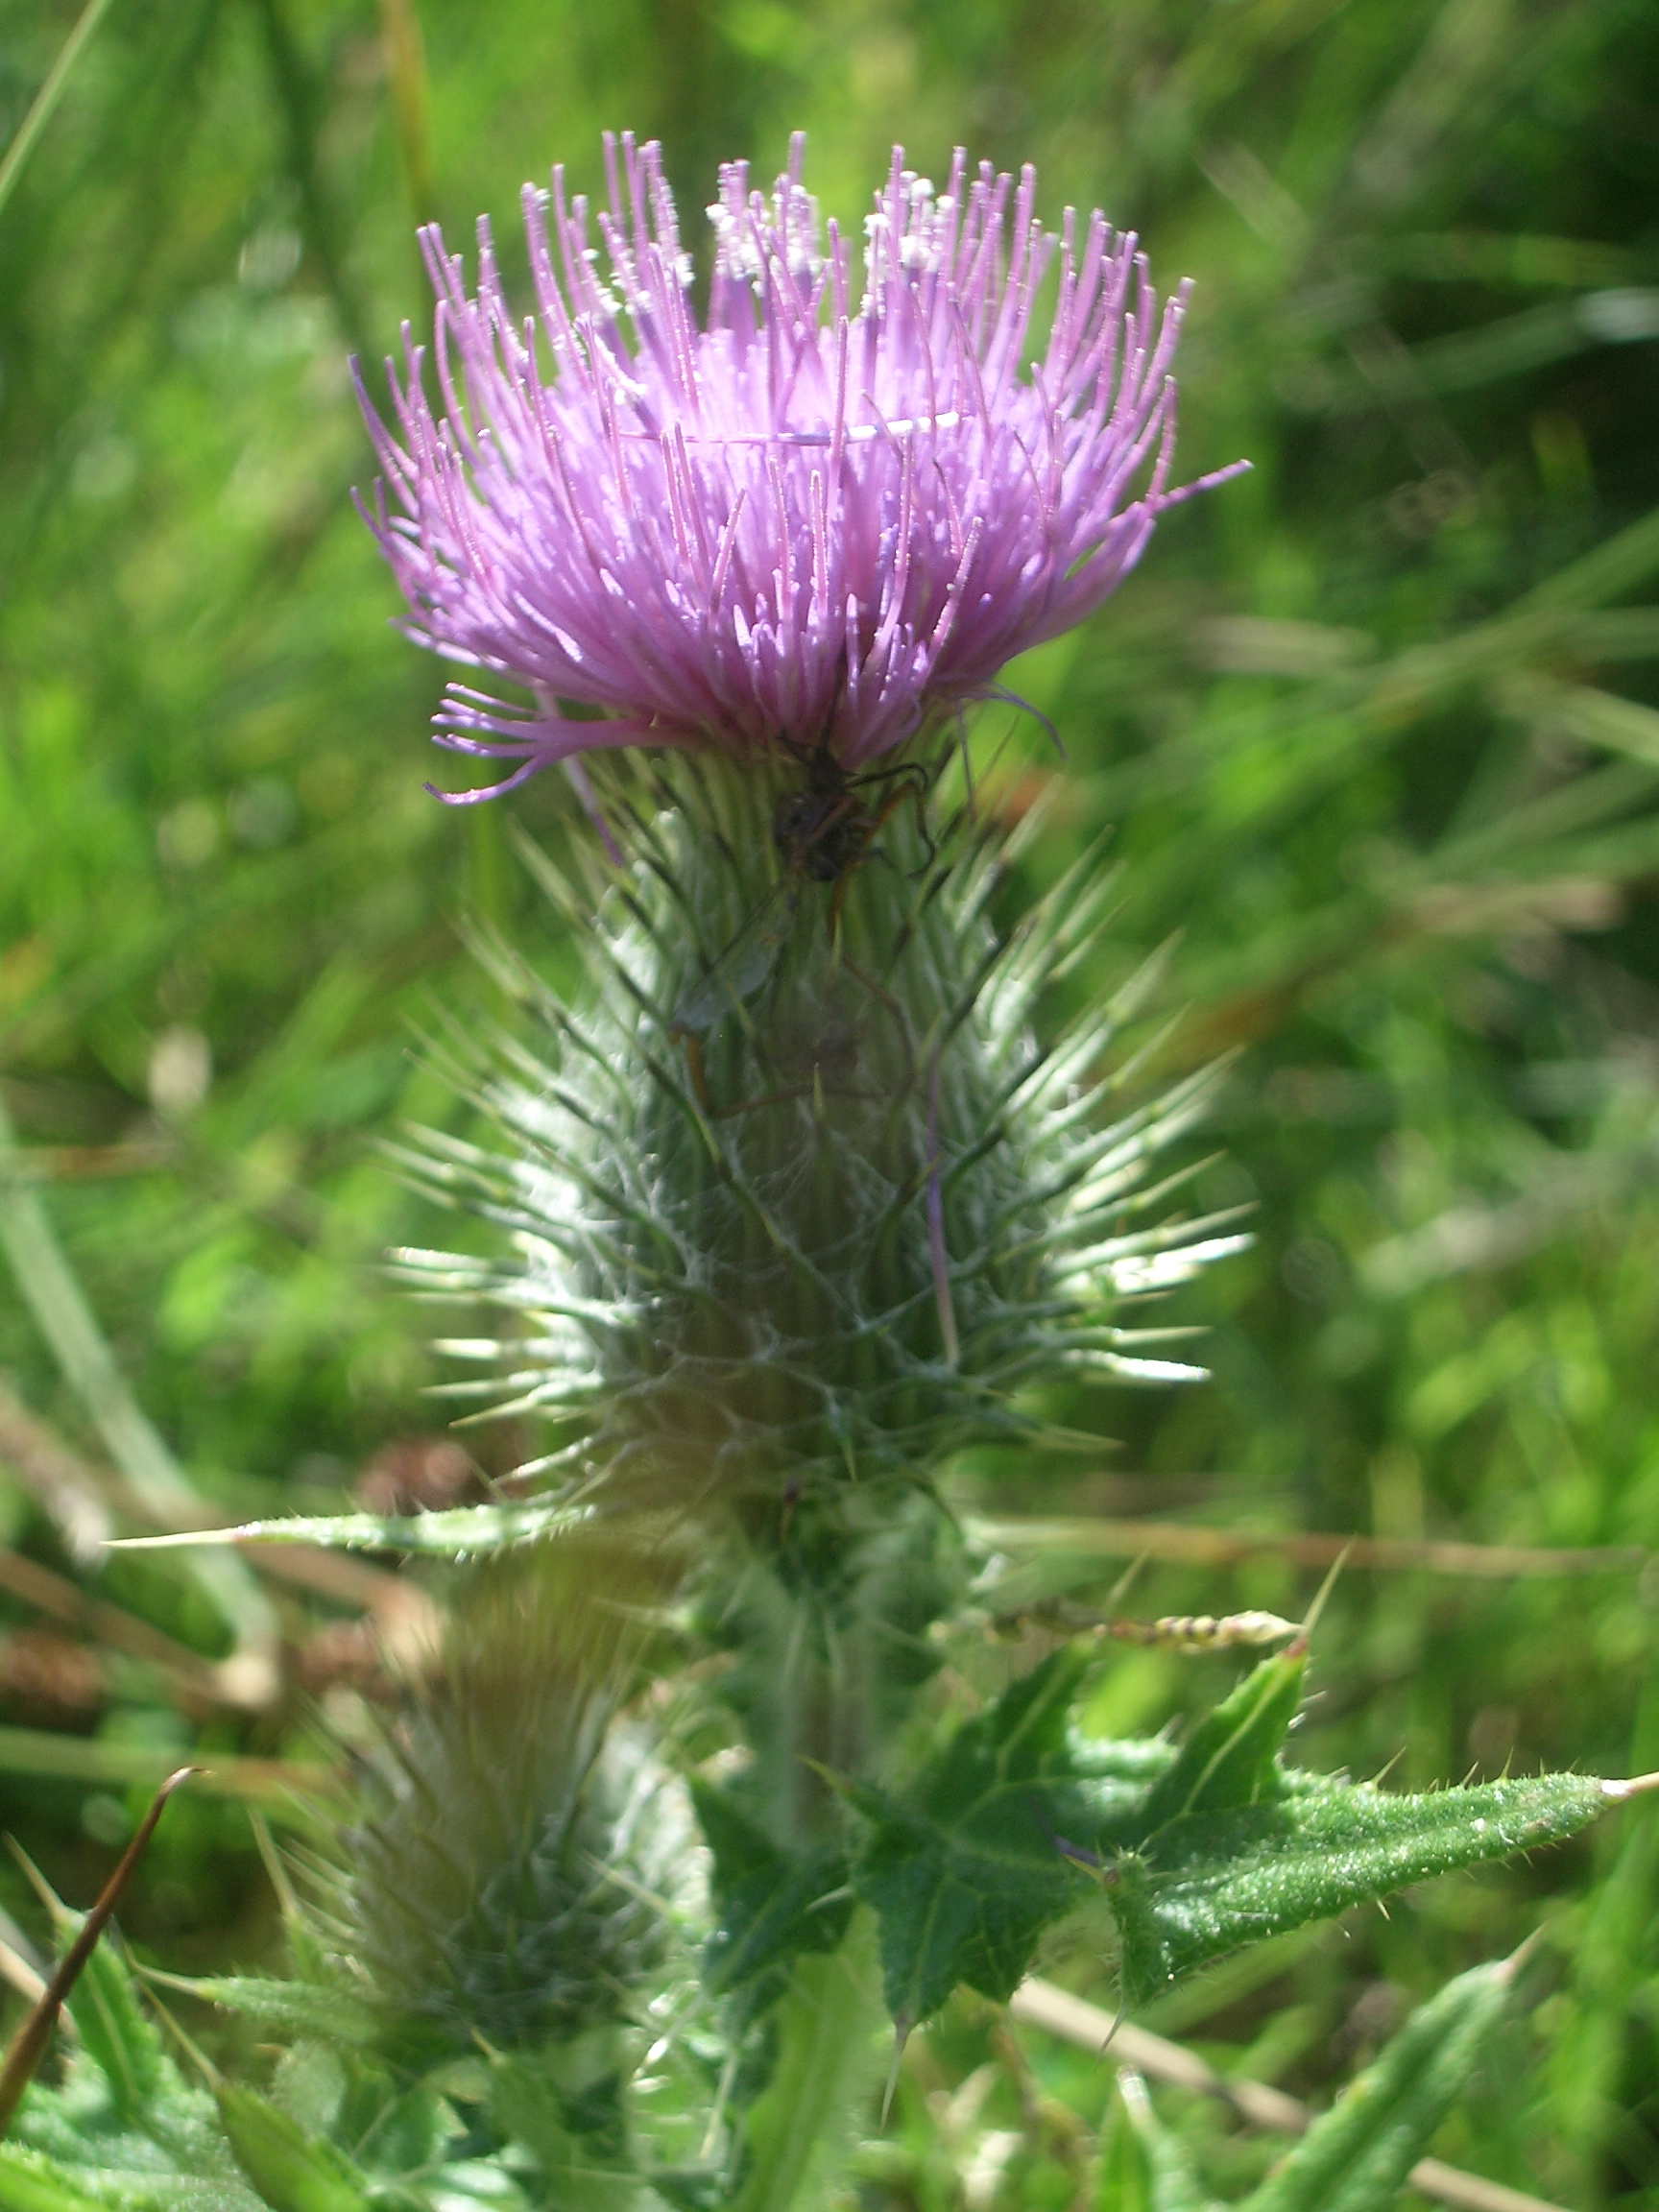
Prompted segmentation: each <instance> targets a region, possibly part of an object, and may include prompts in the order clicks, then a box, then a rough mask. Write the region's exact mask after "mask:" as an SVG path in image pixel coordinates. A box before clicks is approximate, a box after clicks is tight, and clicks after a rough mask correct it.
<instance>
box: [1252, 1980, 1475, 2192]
mask: <svg viewBox="0 0 1659 2212" xmlns="http://www.w3.org/2000/svg"><path fill="white" fill-rule="evenodd" d="M1509 1983H1510V1972H1509V1968H1508V1967H1507V1966H1477V1967H1475V1968H1473V1969H1472V1970H1471V1971H1470V1972H1469V1973H1467V1974H1460V1975H1459V1976H1458V1977H1457V1979H1456V1981H1455V1982H1450V1983H1448V1984H1447V1985H1446V1987H1445V1988H1444V1989H1442V1990H1441V1991H1440V1993H1439V1995H1438V1996H1436V1997H1433V1998H1431V2000H1430V2002H1429V2003H1428V2004H1427V2005H1425V2006H1423V2007H1421V2008H1419V2009H1418V2010H1417V2011H1416V2012H1414V2013H1413V2014H1412V2016H1411V2018H1410V2019H1409V2020H1408V2021H1407V2024H1406V2026H1405V2027H1404V2028H1403V2029H1402V2030H1401V2032H1400V2033H1399V2034H1398V2035H1396V2036H1395V2038H1394V2040H1393V2041H1392V2042H1391V2043H1390V2044H1389V2046H1388V2048H1387V2050H1386V2051H1385V2052H1384V2053H1383V2056H1382V2057H1381V2058H1379V2059H1378V2061H1377V2063H1376V2064H1375V2065H1374V2066H1371V2067H1369V2068H1367V2070H1366V2071H1365V2072H1364V2073H1363V2074H1362V2075H1361V2076H1360V2077H1359V2079H1358V2081H1356V2082H1355V2083H1354V2085H1353V2086H1352V2088H1350V2089H1349V2090H1348V2092H1347V2094H1346V2095H1345V2096H1344V2097H1343V2099H1342V2101H1341V2103H1340V2104H1337V2105H1336V2106H1335V2107H1334V2109H1333V2110H1332V2111H1330V2112H1327V2113H1326V2114H1325V2116H1324V2118H1323V2119H1321V2120H1319V2121H1318V2122H1316V2123H1315V2125H1314V2126H1313V2127H1312V2128H1310V2131H1309V2133H1308V2134H1307V2135H1306V2136H1305V2137H1304V2139H1303V2140H1302V2141H1301V2142H1300V2143H1299V2144H1297V2146H1296V2148H1295V2149H1294V2150H1293V2151H1292V2152H1290V2155H1289V2156H1288V2157H1287V2158H1286V2160H1285V2161H1284V2163H1283V2164H1282V2165H1280V2166H1279V2167H1278V2168H1277V2169H1276V2171H1275V2172H1274V2173H1273V2175H1272V2176H1271V2177H1270V2178H1269V2179H1268V2180H1266V2181H1264V2182H1263V2183H1262V2187H1261V2188H1260V2189H1258V2190H1257V2191H1256V2192H1255V2193H1254V2194H1253V2195H1252V2196H1251V2197H1249V2198H1248V2199H1246V2200H1245V2201H1246V2204H1247V2206H1248V2212H1385V2207H1386V2206H1388V2205H1390V2204H1392V2203H1393V2201H1394V2200H1395V2197H1396V2194H1397V2193H1398V2191H1399V2190H1401V2189H1402V2188H1403V2187H1404V2186H1405V2185H1406V2177H1407V2175H1408V2174H1409V2173H1410V2171H1411V2169H1412V2167H1413V2166H1414V2165H1415V2164H1416V2163H1417V2161H1418V2159H1419V2158H1420V2157H1421V2156H1422V2155H1423V2153H1424V2152H1425V2151H1426V2150H1427V2149H1428V2148H1429V2145H1430V2143H1431V2141H1432V2140H1433V2137H1434V2133H1435V2130H1436V2129H1437V2128H1439V2126H1440V2123H1441V2122H1442V2121H1443V2120H1444V2119H1445V2117H1446V2115H1447V2113H1448V2112H1449V2111H1450V2110H1451V2108H1452V2104H1453V2101H1454V2100H1455V2098H1456V2097H1457V2096H1458V2095H1459V2093H1460V2092H1461V2091H1462V2089H1463V2088H1464V2086H1465V2084H1466V2083H1467V2081H1468V2079H1469V2076H1470V2074H1471V2073H1472V2071H1473V2070H1474V2067H1475V2065H1476V2063H1477V2061H1478V2060H1479V2056H1480V2055H1481V2050H1482V2046H1483V2045H1484V2043H1485V2041H1486V2039H1487V2037H1488V2036H1489V2034H1490V2032H1491V2030H1492V2028H1493V2026H1494V2024H1495V2022H1496V2021H1497V2019H1498V2017H1499V2015H1500V2013H1501V2012H1502V2011H1503V2007H1504V2004H1505V2003H1506V2001H1507V1999H1508V1995H1509Z"/></svg>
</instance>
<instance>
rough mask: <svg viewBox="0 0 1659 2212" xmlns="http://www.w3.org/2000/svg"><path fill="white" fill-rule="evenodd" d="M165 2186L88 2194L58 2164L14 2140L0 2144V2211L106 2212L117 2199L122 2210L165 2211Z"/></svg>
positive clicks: (160, 2184) (157, 2185)
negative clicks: (116, 2195) (115, 2194)
mask: <svg viewBox="0 0 1659 2212" xmlns="http://www.w3.org/2000/svg"><path fill="white" fill-rule="evenodd" d="M164 2192H165V2185H164V2183H162V2182H161V2181H159V2180H158V2181H157V2183H156V2188H155V2189H153V2190H146V2191H144V2192H142V2193H132V2194H129V2193H128V2192H127V2191H125V2190H123V2192H122V2194H121V2196H120V2197H119V2198H118V2199H114V2200H112V2199H111V2198H110V2197H109V2196H108V2194H107V2193H101V2194H100V2195H98V2196H96V2197H92V2196H88V2195H87V2193H86V2191H85V2190H84V2189H83V2188H82V2187H81V2186H80V2184H79V2182H78V2181H77V2180H76V2179H75V2178H74V2177H73V2176H70V2175H69V2174H67V2173H65V2172H64V2170H63V2168H62V2167H61V2166H59V2165H57V2164H56V2163H55V2162H54V2161H53V2160H52V2159H50V2158H43V2157H42V2156H41V2155H40V2153H39V2152H36V2151H23V2150H19V2149H18V2147H17V2145H16V2144H14V2143H0V2212H109V2207H110V2204H111V2202H112V2201H113V2202H118V2203H119V2204H120V2205H121V2206H122V2208H123V2212H167V2208H166V2204H165V2200H164Z"/></svg>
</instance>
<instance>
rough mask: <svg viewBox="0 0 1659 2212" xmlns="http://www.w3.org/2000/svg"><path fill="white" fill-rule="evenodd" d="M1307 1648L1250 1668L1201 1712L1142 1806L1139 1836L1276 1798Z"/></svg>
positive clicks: (1292, 1648) (1298, 1646) (1297, 1646)
mask: <svg viewBox="0 0 1659 2212" xmlns="http://www.w3.org/2000/svg"><path fill="white" fill-rule="evenodd" d="M1307 1670H1308V1647H1307V1645H1306V1643H1304V1642H1303V1641H1302V1640H1301V1639H1300V1638H1298V1639H1297V1641H1296V1642H1295V1643H1294V1644H1290V1645H1287V1646H1286V1648H1285V1649H1284V1650H1283V1651H1279V1652H1276V1653H1275V1654H1274V1656H1273V1657H1272V1658H1271V1659H1264V1660H1262V1664H1261V1665H1260V1666H1259V1667H1256V1668H1253V1669H1252V1670H1251V1671H1250V1672H1249V1673H1248V1674H1246V1675H1245V1677H1244V1679H1243V1681H1242V1682H1240V1683H1239V1684H1238V1688H1237V1689H1236V1690H1235V1691H1234V1692H1233V1694H1232V1695H1231V1696H1228V1697H1224V1698H1223V1699H1222V1700H1221V1702H1220V1704H1219V1705H1217V1706H1215V1707H1214V1710H1213V1711H1212V1712H1210V1713H1207V1714H1206V1715H1205V1717H1204V1719H1202V1720H1201V1721H1200V1722H1199V1723H1198V1725H1197V1727H1196V1728H1195V1729H1194V1730H1193V1731H1192V1734H1191V1735H1190V1737H1189V1739H1188V1740H1187V1742H1186V1743H1184V1744H1183V1745H1182V1746H1181V1750H1180V1754H1179V1756H1178V1757H1177V1758H1176V1760H1175V1763H1174V1765H1173V1766H1172V1767H1169V1769H1168V1770H1167V1772H1166V1773H1165V1774H1163V1775H1161V1776H1160V1777H1159V1779H1158V1780H1157V1781H1156V1782H1155V1783H1154V1784H1153V1785H1152V1789H1151V1791H1150V1792H1149V1794H1148V1795H1147V1798H1146V1801H1145V1805H1144V1807H1143V1808H1142V1818H1143V1821H1144V1832H1145V1833H1146V1834H1147V1835H1151V1834H1152V1833H1154V1832H1155V1831H1156V1830H1157V1829H1159V1828H1162V1827H1163V1826H1164V1824H1165V1822H1166V1821H1168V1820H1177V1819H1180V1818H1182V1817H1184V1816H1186V1815H1191V1814H1201V1813H1219V1812H1222V1811H1225V1810H1226V1809H1228V1808H1230V1807H1232V1806H1235V1805H1255V1804H1259V1803H1260V1802H1261V1801H1262V1799H1263V1798H1271V1797H1277V1796H1278V1795H1279V1793H1280V1784H1279V1765H1278V1760H1279V1752H1280V1748H1281V1746H1282V1745H1283V1743H1284V1742H1285V1738H1286V1735H1287V1734H1288V1732H1289V1728H1290V1723H1291V1721H1292V1720H1294V1719H1295V1718H1296V1708H1297V1706H1298V1705H1299V1704H1300V1703H1301V1701H1302V1679H1303V1676H1304V1675H1305V1673H1306V1672H1307Z"/></svg>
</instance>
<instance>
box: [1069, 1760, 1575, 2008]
mask: <svg viewBox="0 0 1659 2212" xmlns="http://www.w3.org/2000/svg"><path fill="white" fill-rule="evenodd" d="M1284 1779H1285V1781H1286V1784H1294V1783H1295V1782H1296V1779H1297V1778H1295V1777H1292V1776H1289V1775H1286V1777H1285V1778H1284ZM1606 1801H1607V1800H1606V1795H1605V1790H1604V1786H1603V1785H1602V1784H1601V1783H1600V1782H1598V1781H1594V1780H1590V1779H1586V1778H1585V1777H1584V1776H1582V1775H1577V1774H1550V1775H1540V1776H1538V1777H1537V1778H1536V1779H1533V1780H1527V1781H1510V1782H1491V1783H1487V1784H1485V1785H1484V1786H1482V1787H1481V1788H1479V1789H1474V1790H1441V1791H1433V1792H1431V1793H1430V1794H1428V1795H1425V1796H1419V1797H1393V1796H1388V1795H1386V1794H1385V1793H1384V1792H1383V1791H1381V1790H1378V1789H1376V1788H1374V1787H1373V1786H1371V1785H1370V1784H1363V1785H1360V1786H1358V1787H1355V1786H1353V1785H1351V1784H1347V1783H1339V1782H1330V1783H1316V1784H1313V1785H1312V1786H1311V1787H1310V1786H1309V1785H1308V1784H1306V1783H1303V1784H1302V1785H1301V1787H1299V1788H1294V1789H1293V1790H1292V1793H1290V1794H1287V1795H1286V1796H1285V1797H1284V1798H1282V1799H1281V1800H1280V1801H1279V1802H1278V1803H1275V1804H1255V1805H1239V1806H1237V1807H1235V1808H1234V1809H1233V1810H1232V1811H1230V1812H1224V1813H1203V1814H1190V1815H1186V1816H1185V1817H1182V1818H1179V1819H1175V1820H1171V1821H1169V1822H1167V1823H1166V1825H1165V1826H1164V1827H1162V1828H1160V1829H1159V1830H1158V1831H1157V1832H1156V1834H1155V1835H1154V1836H1153V1837H1152V1839H1151V1840H1150V1841H1149V1843H1148V1844H1147V1846H1146V1848H1145V1850H1144V1852H1141V1853H1126V1854H1125V1855H1124V1856H1123V1857H1121V1858H1120V1859H1118V1861H1117V1862H1116V1863H1115V1865H1114V1866H1113V1868H1112V1870H1111V1876H1110V1882H1111V1896H1112V1905H1113V1911H1114V1914H1115V1915H1116V1917H1117V1920H1118V1929H1119V1932H1120V1934H1121V1936H1122V1940H1123V1961H1122V1973H1123V1991H1124V1996H1125V1998H1126V1999H1127V2001H1128V2002H1129V2003H1130V2004H1131V2005H1141V2004H1143V2003H1144V2002H1145V2001H1146V1999H1147V1998H1149V1997H1151V1996H1152V1995H1153V1994H1155V1992H1156V1991H1158V1990H1160V1989H1162V1988H1163V1987H1165V1986H1166V1984H1168V1983H1170V1982H1172V1981H1174V1980H1175V1979H1176V1977H1177V1976H1178V1975H1182V1974H1187V1973H1190V1972H1191V1970H1192V1969H1193V1967H1195V1966H1201V1965H1203V1964H1204V1963H1205V1961H1206V1960H1211V1959H1216V1958H1219V1957H1220V1956H1221V1955H1222V1954H1223V1953H1224V1952H1227V1951H1232V1950H1235V1949H1236V1948H1237V1947H1238V1945H1240V1944H1243V1943H1255V1942H1260V1941H1262V1939H1263V1938H1264V1937H1266V1936H1281V1935H1283V1934H1284V1933H1285V1932H1286V1930H1287V1929H1290V1928H1297V1927H1300V1926H1301V1925H1302V1924H1303V1922H1304V1921H1307V1920H1317V1919H1323V1918H1325V1917H1327V1916H1329V1915H1330V1914H1332V1913H1334V1912H1341V1911H1345V1910H1346V1908H1347V1907H1348V1906H1350V1905H1357V1904H1360V1903H1362V1902H1364V1901H1365V1900H1366V1899H1369V1898H1374V1897H1385V1896H1387V1895H1388V1894H1389V1893H1390V1892H1391V1891H1393V1890H1396V1889H1403V1888H1405V1887H1406V1886H1407V1884H1408V1883H1412V1882H1423V1881H1427V1880H1428V1879H1429V1878H1430V1877H1431V1876H1432V1875H1436V1874H1449V1873H1452V1872H1454V1871H1455V1869H1456V1868H1458V1867H1461V1866H1474V1865H1479V1864H1480V1863H1482V1862H1483V1861H1485V1860H1489V1859H1503V1858H1506V1857H1507V1856H1508V1854H1509V1853H1510V1852H1512V1851H1522V1850H1528V1849H1530V1848H1532V1847H1533V1846H1535V1845H1537V1844H1540V1843H1554V1842H1559V1841H1560V1840H1561V1839H1563V1838H1564V1837H1567V1836H1571V1835H1573V1834H1574V1833H1575V1831H1576V1830H1578V1829H1580V1828H1582V1827H1584V1826H1585V1825H1586V1824H1587V1823H1588V1822H1589V1821H1591V1820H1593V1819H1595V1818H1596V1816H1597V1815H1598V1814H1599V1813H1600V1812H1601V1811H1602V1810H1603V1809H1604V1807H1605V1804H1606Z"/></svg>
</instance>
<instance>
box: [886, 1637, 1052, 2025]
mask: <svg viewBox="0 0 1659 2212" xmlns="http://www.w3.org/2000/svg"><path fill="white" fill-rule="evenodd" d="M1093 1663H1094V1648H1093V1647H1092V1646H1090V1645H1089V1644H1086V1643H1083V1642H1081V1641H1079V1642H1078V1643H1075V1644H1070V1645H1067V1646H1065V1647H1063V1648H1062V1649H1060V1650H1058V1651H1055V1652H1053V1653H1051V1654H1050V1655H1049V1657H1048V1658H1047V1659H1046V1660H1045V1661H1044V1662H1043V1664H1042V1665H1041V1666H1040V1667H1038V1668H1036V1669H1035V1670H1034V1671H1032V1672H1031V1673H1029V1674H1027V1675H1025V1676H1024V1677H1023V1678H1022V1680H1021V1681H1019V1682H1016V1683H1015V1684H1013V1686H1012V1687H1011V1688H1010V1689H1008V1690H1006V1691H1004V1693H1003V1694H1002V1695H1001V1697H999V1698H998V1701H997V1703H996V1704H995V1705H993V1706H992V1707H991V1708H990V1710H989V1711H988V1712H985V1713H982V1714H980V1715H979V1716H978V1717H977V1718H976V1719H974V1720H971V1721H969V1722H968V1723H967V1724H966V1725H965V1726H964V1727H962V1728H960V1729H958V1731H957V1733H956V1735H955V1736H954V1737H953V1738H952V1739H951V1741H950V1743H949V1744H947V1746H946V1748H945V1749H944V1751H943V1752H942V1753H941V1754H940V1755H939V1756H938V1757H937V1758H936V1759H935V1760H934V1761H933V1763H932V1765H931V1767H928V1768H927V1769H926V1770H925V1771H924V1772H923V1774H922V1776H921V1777H920V1779H919V1781H918V1782H917V1784H916V1787H915V1788H914V1790H912V1791H911V1792H910V1793H909V1794H908V1796H907V1797H906V1798H905V1799H904V1800H903V1801H902V1803H896V1802H895V1801H894V1800H892V1799H891V1798H888V1797H886V1796H885V1795H883V1794H882V1793H881V1792H880V1791H873V1790H858V1791H854V1792H851V1794H852V1796H853V1801H854V1804H855V1805H856V1806H857V1808H858V1810H859V1811H860V1812H862V1813H863V1814H864V1815H865V1817H866V1818H867V1819H868V1820H869V1821H870V1822H871V1831H872V1832H871V1834H870V1836H869V1838H868V1839H867V1840H866V1841H865V1843H864V1845H863V1848H862V1849H861V1850H860V1852H859V1853H858V1855H857V1857H856V1859H855V1860H854V1869H853V1880H854V1887H856V1889H857V1891H858V1894H859V1896H860V1897H862V1898H863V1899H864V1900H865V1902H866V1903H867V1904H869V1905H871V1906H873V1907H874V1908H875V1910H876V1911H877V1913H878V1915H879V1917H880V1922H881V1964H882V1970H883V1975H884V1978H885V1983H886V1990H887V2004H888V2008H889V2010H890V2011H891V2012H892V2014H893V2017H894V2019H895V2021H897V2022H898V2023H899V2024H900V2026H901V2028H911V2027H914V2026H915V2025H916V2024H917V2022H918V2021H921V2020H925V2019H926V2018H927V2017H928V2015H929V2014H930V2013H933V2012H936V2011H937V2010H938V2008H939V2007H940V2006H941V2005H942V2004H943V2003H944V2002H945V2000H946V1998H947V1997H949V1996H950V1992H951V1990H952V1989H954V1988H955V1986H956V1985H957V1984H958V1983H959V1982H966V1983H968V1984H970V1985H971V1986H972V1987H974V1988H975V1989H977V1990H979V1991H980V1992H981V1993H982V1994H983V1995H985V1996H987V1997H990V1998H993V1999H995V2000H996V2001H997V2002H998V2003H1000V2002H1001V2001H1002V2000H1004V1999H1005V1998H1007V1997H1009V1996H1011V1995H1012V1994H1013V1992H1014V1989H1015V1988H1016V1986H1017V1985H1018V1984H1019V1983H1020V1982H1021V1980H1022V1978H1023V1976H1024V1974H1025V1971H1026V1968H1027V1967H1028V1966H1029V1965H1030V1962H1031V1959H1032V1955H1033V1953H1034V1952H1035V1950H1036V1947H1037V1941H1038V1938H1039V1936H1041V1935H1042V1933H1043V1931H1044V1929H1045V1928H1046V1926H1047V1925H1048V1924H1049V1922H1050V1921H1053V1920H1056V1919H1058V1918H1059V1917H1060V1916H1061V1915H1062V1914H1063V1913H1064V1912H1066V1911H1068V1910H1069V1909H1070V1906H1071V1905H1072V1904H1073V1903H1074V1902H1075V1900H1076V1896H1077V1874H1076V1870H1075V1866H1074V1864H1073V1863H1072V1861H1071V1860H1070V1858H1069V1856H1068V1842H1069V1839H1072V1838H1075V1837H1076V1836H1077V1835H1078V1834H1079V1833H1080V1832H1082V1831H1085V1830H1087V1829H1088V1828H1089V1827H1090V1826H1091V1825H1092V1823H1091V1820H1090V1815H1089V1811H1088V1807H1087V1804H1086V1801H1085V1799H1084V1797H1083V1796H1082V1794H1081V1793H1080V1792H1079V1791H1077V1789H1076V1787H1075V1769H1074V1767H1073V1764H1072V1760H1071V1754H1070V1741H1069V1736H1068V1728H1067V1716H1068V1711H1069V1708H1070V1703H1071V1700H1072V1698H1073V1696H1074V1695H1075V1694H1076V1691H1077V1687H1078V1684H1079V1683H1080V1681H1081V1680H1082V1677H1083V1675H1084V1673H1085V1671H1087V1669H1088V1668H1089V1667H1090V1666H1091V1665H1092V1664H1093Z"/></svg>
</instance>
